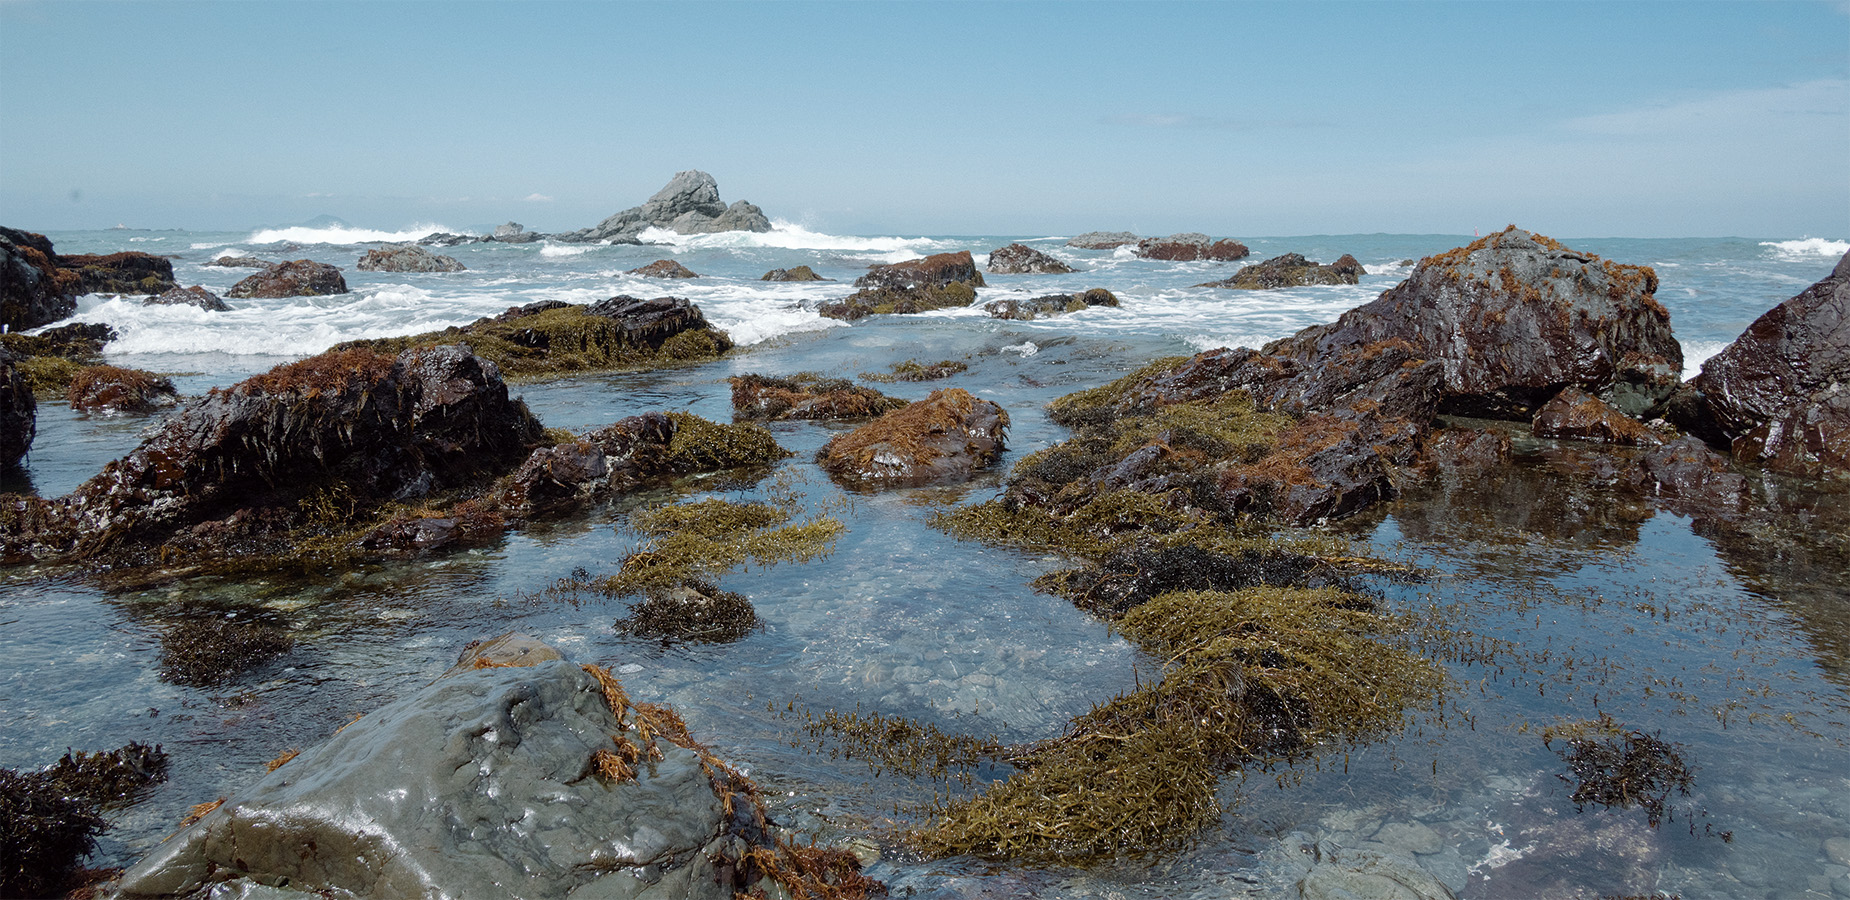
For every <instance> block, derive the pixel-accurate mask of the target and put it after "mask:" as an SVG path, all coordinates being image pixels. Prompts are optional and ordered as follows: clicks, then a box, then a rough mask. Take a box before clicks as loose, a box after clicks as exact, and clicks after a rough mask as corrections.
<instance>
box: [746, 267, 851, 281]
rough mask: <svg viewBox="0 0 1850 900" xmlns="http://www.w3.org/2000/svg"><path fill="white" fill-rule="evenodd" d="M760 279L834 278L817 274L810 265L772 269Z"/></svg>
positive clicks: (804, 279)
mask: <svg viewBox="0 0 1850 900" xmlns="http://www.w3.org/2000/svg"><path fill="white" fill-rule="evenodd" d="M758 280H759V281H832V280H833V279H829V278H824V277H822V276H821V275H817V274H816V271H815V270H814V269H811V268H810V267H808V266H797V267H796V268H794V269H772V270H771V271H769V272H766V273H764V277H763V278H760V279H758Z"/></svg>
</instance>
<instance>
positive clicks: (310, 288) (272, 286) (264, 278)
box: [225, 259, 347, 300]
mask: <svg viewBox="0 0 1850 900" xmlns="http://www.w3.org/2000/svg"><path fill="white" fill-rule="evenodd" d="M345 293H347V279H345V278H343V277H341V274H340V269H338V268H335V267H334V266H330V265H328V264H327V263H318V262H315V261H313V260H307V259H292V260H290V261H288V262H281V263H277V264H276V265H273V266H270V267H269V268H266V269H264V270H263V271H261V272H258V273H257V274H255V275H252V276H251V277H249V278H246V279H244V280H243V281H240V282H238V283H237V284H234V285H232V286H231V290H229V291H226V292H225V296H227V297H230V298H232V299H234V300H243V299H256V298H276V297H324V296H329V295H332V294H345Z"/></svg>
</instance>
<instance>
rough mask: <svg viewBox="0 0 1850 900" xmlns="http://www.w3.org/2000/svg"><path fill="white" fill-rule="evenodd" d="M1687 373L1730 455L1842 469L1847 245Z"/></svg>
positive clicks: (1847, 462) (1845, 472) (1849, 438)
mask: <svg viewBox="0 0 1850 900" xmlns="http://www.w3.org/2000/svg"><path fill="white" fill-rule="evenodd" d="M1690 383H1691V385H1692V386H1693V387H1695V388H1696V389H1697V390H1698V391H1700V392H1701V395H1702V396H1701V403H1702V405H1703V406H1704V407H1705V408H1706V410H1707V413H1708V415H1709V416H1710V417H1712V419H1713V421H1714V424H1715V426H1716V428H1717V429H1718V430H1719V431H1720V437H1721V438H1722V439H1723V440H1725V441H1726V442H1727V444H1728V449H1729V450H1730V451H1731V452H1732V453H1733V455H1734V459H1735V461H1736V462H1741V463H1748V464H1753V465H1760V466H1764V467H1765V468H1768V469H1771V470H1773V471H1776V472H1784V473H1787V474H1792V475H1808V476H1814V477H1816V476H1826V477H1833V478H1839V479H1850V254H1845V255H1844V257H1843V258H1842V259H1840V260H1838V261H1837V267H1836V268H1835V269H1833V270H1832V271H1831V274H1830V276H1829V277H1827V278H1825V279H1824V280H1823V281H1820V282H1818V283H1817V284H1814V285H1812V286H1811V287H1809V288H1806V289H1805V290H1804V291H1803V292H1801V293H1800V294H1799V295H1798V296H1796V297H1793V298H1792V299H1790V300H1787V301H1786V302H1784V303H1781V304H1780V305H1778V306H1776V307H1774V308H1773V309H1771V310H1768V311H1767V313H1766V314H1765V315H1763V316H1761V317H1760V318H1758V319H1756V320H1754V323H1753V324H1752V325H1750V326H1748V328H1747V331H1745V332H1743V333H1742V334H1741V336H1740V337H1739V338H1736V339H1735V342H1734V343H1732V344H1730V345H1728V347H1727V349H1724V350H1723V351H1722V352H1720V353H1718V354H1716V355H1715V356H1714V357H1712V358H1710V359H1709V360H1708V361H1706V362H1704V363H1703V364H1702V374H1700V375H1697V376H1696V377H1695V378H1694V379H1692V380H1691V382H1690Z"/></svg>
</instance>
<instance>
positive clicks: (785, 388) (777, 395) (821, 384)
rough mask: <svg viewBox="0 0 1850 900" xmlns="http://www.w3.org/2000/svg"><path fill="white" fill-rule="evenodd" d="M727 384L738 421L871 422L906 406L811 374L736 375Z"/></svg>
mask: <svg viewBox="0 0 1850 900" xmlns="http://www.w3.org/2000/svg"><path fill="white" fill-rule="evenodd" d="M731 381H732V412H733V416H734V417H736V418H740V419H753V420H772V421H777V420H783V419H871V418H873V417H874V416H878V415H882V414H885V413H889V412H892V411H893V410H896V409H899V408H900V407H902V406H905V405H906V401H904V400H901V399H899V398H897V397H888V396H886V395H885V394H882V393H880V392H879V391H876V390H873V389H872V388H864V387H856V386H855V385H854V384H853V382H850V381H848V380H847V379H843V378H825V377H823V376H821V375H818V374H816V373H815V372H799V373H797V374H795V375H791V376H789V377H788V378H774V377H771V376H769V375H755V374H751V375H737V376H734V377H733V378H732V379H731Z"/></svg>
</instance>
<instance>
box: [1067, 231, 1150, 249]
mask: <svg viewBox="0 0 1850 900" xmlns="http://www.w3.org/2000/svg"><path fill="white" fill-rule="evenodd" d="M1140 240H1142V238H1139V237H1138V236H1136V235H1135V234H1132V233H1130V232H1128V231H1088V232H1086V233H1085V234H1082V235H1079V236H1078V237H1075V238H1073V239H1071V240H1069V241H1067V242H1066V245H1067V246H1068V247H1075V248H1078V249H1080V250H1116V249H1117V248H1119V247H1122V246H1124V245H1125V244H1135V243H1137V242H1138V241H1140Z"/></svg>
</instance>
